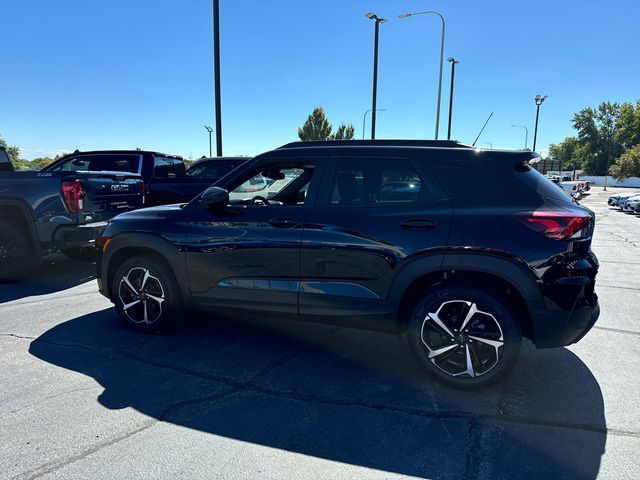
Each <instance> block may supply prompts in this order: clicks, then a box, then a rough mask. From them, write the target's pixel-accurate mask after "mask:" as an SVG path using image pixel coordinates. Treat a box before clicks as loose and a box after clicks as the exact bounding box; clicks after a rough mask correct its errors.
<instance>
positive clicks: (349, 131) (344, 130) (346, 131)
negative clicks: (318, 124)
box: [329, 123, 356, 140]
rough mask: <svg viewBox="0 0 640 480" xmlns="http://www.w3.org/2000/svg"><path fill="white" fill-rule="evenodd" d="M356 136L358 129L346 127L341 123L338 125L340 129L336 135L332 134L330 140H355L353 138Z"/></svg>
mask: <svg viewBox="0 0 640 480" xmlns="http://www.w3.org/2000/svg"><path fill="white" fill-rule="evenodd" d="M355 134H356V129H355V128H353V125H351V124H349V125H345V124H344V123H341V124H340V125H338V129H337V130H336V131H335V133H332V134H331V135H330V136H329V138H330V139H331V140H353V136H354V135H355Z"/></svg>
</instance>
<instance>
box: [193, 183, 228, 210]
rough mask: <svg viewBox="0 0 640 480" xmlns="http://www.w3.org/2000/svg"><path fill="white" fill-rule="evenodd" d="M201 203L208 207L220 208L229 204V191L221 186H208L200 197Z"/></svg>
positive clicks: (212, 208)
mask: <svg viewBox="0 0 640 480" xmlns="http://www.w3.org/2000/svg"><path fill="white" fill-rule="evenodd" d="M200 203H201V204H202V205H204V206H205V207H207V208H208V209H211V210H214V209H220V208H224V207H226V206H227V205H229V192H227V191H226V190H225V189H224V188H220V187H209V188H207V189H206V190H205V191H204V193H203V194H202V196H201V197H200Z"/></svg>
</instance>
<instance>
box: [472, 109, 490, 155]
mask: <svg viewBox="0 0 640 480" xmlns="http://www.w3.org/2000/svg"><path fill="white" fill-rule="evenodd" d="M491 117H493V112H491V115H489V118H487V121H486V122H484V125H483V126H482V130H480V133H479V134H478V136H477V137H476V139H475V140H474V141H473V144H472V145H471V146H472V147H475V146H476V142H477V141H478V139H479V138H480V135H482V132H484V128H485V127H486V126H487V123H489V120H491Z"/></svg>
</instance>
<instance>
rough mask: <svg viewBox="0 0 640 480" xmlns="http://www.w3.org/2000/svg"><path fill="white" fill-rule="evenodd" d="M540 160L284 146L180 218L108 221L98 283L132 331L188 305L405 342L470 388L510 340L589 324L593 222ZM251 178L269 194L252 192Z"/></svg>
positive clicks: (435, 149)
mask: <svg viewBox="0 0 640 480" xmlns="http://www.w3.org/2000/svg"><path fill="white" fill-rule="evenodd" d="M537 158H539V157H538V155H537V154H535V153H531V152H511V151H495V150H483V151H480V152H479V151H478V150H477V149H475V148H473V147H470V146H466V145H462V144H459V143H458V142H453V141H418V140H375V141H360V140H351V141H348V142H345V141H324V142H296V143H292V144H288V145H284V146H282V147H280V148H278V149H276V150H274V151H271V152H268V153H266V154H264V155H260V156H258V157H256V158H254V159H253V160H250V161H249V162H247V163H245V164H244V165H242V166H240V167H239V168H237V169H236V170H234V171H233V172H232V173H231V174H229V175H227V176H226V177H224V179H222V180H221V181H220V182H218V184H217V185H216V186H213V187H210V188H208V189H207V190H206V191H205V192H203V193H202V194H201V195H199V196H198V197H197V198H196V199H194V200H192V201H191V202H190V203H188V204H187V205H184V206H176V205H171V206H164V207H156V208H149V209H141V210H137V211H134V212H129V213H125V214H123V215H119V216H118V217H117V218H115V219H113V220H112V221H111V222H110V223H109V226H108V227H107V229H106V230H105V232H104V233H103V235H102V237H101V238H100V239H99V241H98V246H99V259H98V262H97V263H98V273H97V279H98V286H99V289H100V291H101V292H102V294H103V295H105V296H106V297H108V298H109V299H110V300H111V301H112V302H113V303H114V304H115V306H116V309H117V312H118V314H119V316H120V317H121V319H122V321H124V322H125V323H126V324H128V325H129V326H131V327H134V328H138V329H142V330H152V331H153V330H156V329H159V328H162V327H166V326H167V325H169V324H171V323H174V322H179V321H180V320H181V319H183V318H184V314H183V313H182V309H184V308H188V307H199V308H202V309H208V310H210V311H212V312H216V314H218V313H222V312H227V313H236V314H237V313H244V314H247V313H249V314H250V313H253V314H254V315H259V316H260V317H261V318H265V317H267V318H268V316H269V315H273V316H276V317H277V318H290V319H295V320H308V321H316V322H323V323H330V324H337V325H343V326H350V327H358V328H368V329H373V330H379V331H383V332H388V333H394V334H405V335H406V336H407V339H408V341H409V344H410V346H411V349H412V351H413V353H414V354H415V356H416V358H417V360H418V362H419V363H420V365H422V366H423V367H424V368H425V369H426V371H427V372H429V373H430V374H431V375H433V376H434V377H435V378H437V379H438V380H440V381H442V382H444V383H447V384H448V385H452V386H455V387H460V388H481V387H484V386H487V385H489V384H492V383H494V382H496V381H498V380H499V379H501V378H503V377H504V376H505V375H506V374H507V373H508V372H509V371H510V370H511V368H512V367H513V365H514V364H515V362H516V360H517V358H518V355H519V352H520V343H521V338H522V337H523V336H524V337H527V338H530V339H531V340H532V341H533V343H534V344H535V345H536V346H537V347H540V348H542V347H557V346H563V345H569V344H572V343H575V342H577V341H578V340H580V339H581V338H582V337H583V336H584V335H585V334H586V333H587V332H588V331H589V329H590V328H591V327H592V326H593V324H594V323H595V321H596V320H597V318H598V315H599V306H598V297H597V295H596V294H595V292H594V287H595V277H596V273H597V271H598V261H597V259H596V257H595V255H594V254H593V252H592V251H591V239H592V236H593V232H594V222H595V215H594V213H593V212H591V211H590V210H588V209H586V208H583V207H581V206H579V205H576V204H575V203H573V202H572V201H571V199H570V198H569V197H568V196H567V195H565V194H564V193H562V192H560V191H559V190H558V188H557V187H556V186H555V185H553V184H552V183H550V182H549V181H548V180H546V179H545V178H544V177H543V176H542V175H541V174H539V173H538V172H537V171H536V170H534V169H532V168H531V167H530V165H529V161H530V160H532V159H537ZM257 177H260V178H263V179H265V183H268V181H270V182H272V183H271V184H270V185H269V187H268V194H267V195H265V194H264V193H262V192H248V188H247V186H248V185H251V181H252V179H255V178H257ZM478 185H482V186H483V194H482V195H477V193H476V192H477V186H478ZM239 190H240V191H239ZM233 198H237V199H236V200H232V199H233Z"/></svg>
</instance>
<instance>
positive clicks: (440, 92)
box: [399, 10, 444, 140]
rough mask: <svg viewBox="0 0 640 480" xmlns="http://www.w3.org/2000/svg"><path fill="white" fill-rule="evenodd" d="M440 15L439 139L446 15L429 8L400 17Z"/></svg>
mask: <svg viewBox="0 0 640 480" xmlns="http://www.w3.org/2000/svg"><path fill="white" fill-rule="evenodd" d="M427 14H433V15H438V16H439V17H440V20H441V21H442V41H441V42H440V76H439V77H438V106H437V108H436V140H438V132H439V130H440V98H441V96H442V65H443V63H444V17H443V16H442V14H441V13H440V12H436V11H435V10H428V11H426V12H414V13H403V14H402V15H399V18H408V17H412V16H413V15H427Z"/></svg>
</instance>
